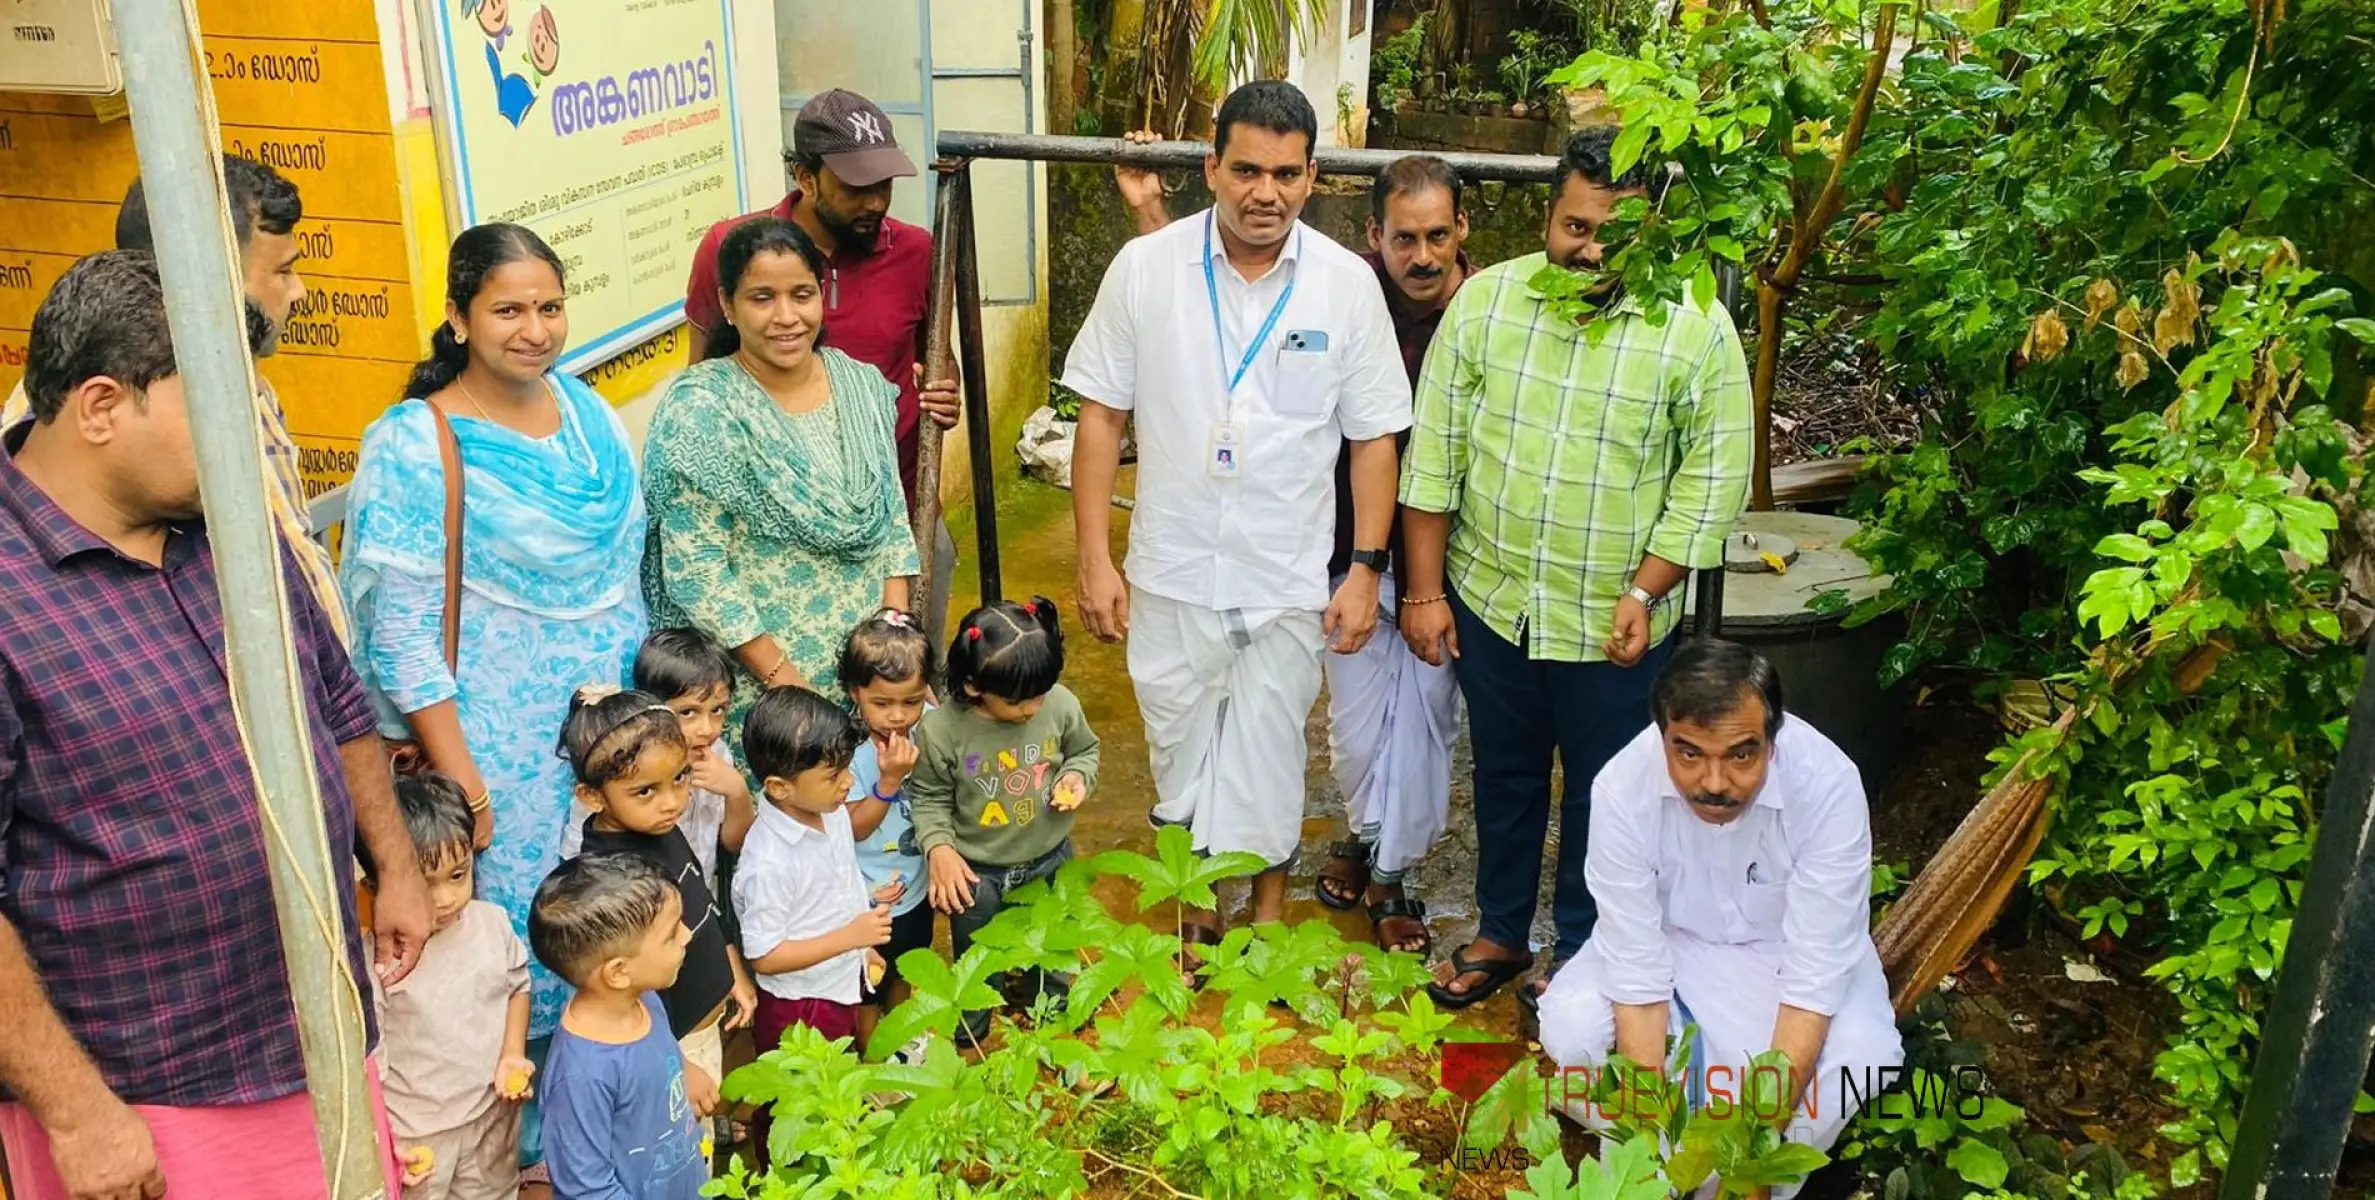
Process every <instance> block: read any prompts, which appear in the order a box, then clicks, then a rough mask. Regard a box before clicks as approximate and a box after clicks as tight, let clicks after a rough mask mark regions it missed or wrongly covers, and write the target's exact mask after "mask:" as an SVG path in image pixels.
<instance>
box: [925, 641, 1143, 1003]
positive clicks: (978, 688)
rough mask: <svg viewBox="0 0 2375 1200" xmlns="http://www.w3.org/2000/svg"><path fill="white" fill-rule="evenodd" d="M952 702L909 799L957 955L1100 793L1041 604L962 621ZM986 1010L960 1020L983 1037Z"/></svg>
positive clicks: (1052, 865)
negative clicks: (1074, 814)
mask: <svg viewBox="0 0 2375 1200" xmlns="http://www.w3.org/2000/svg"><path fill="white" fill-rule="evenodd" d="M947 662H948V687H947V689H946V691H945V692H943V695H944V696H945V697H946V698H947V699H948V701H949V703H947V704H943V705H941V706H940V707H939V708H936V709H933V710H932V711H931V712H929V713H927V714H925V715H924V719H923V721H922V723H921V724H919V725H917V726H916V728H915V747H916V764H915V769H914V770H913V771H912V772H911V773H910V774H909V775H908V777H907V800H908V807H909V809H910V812H911V814H912V819H913V821H914V827H915V838H916V846H917V848H918V849H919V850H921V851H922V852H923V855H924V860H925V869H926V871H927V872H928V874H929V876H930V885H931V893H930V894H931V900H932V907H934V908H937V909H939V910H940V911H941V912H944V913H947V914H948V935H949V942H950V944H951V947H952V949H953V950H954V951H955V953H956V955H957V957H959V958H962V957H964V954H965V950H966V948H967V947H969V946H971V945H972V944H973V936H974V935H975V934H977V933H979V932H981V928H982V926H984V925H987V924H989V923H990V919H991V918H993V917H995V916H997V915H998V910H999V909H1000V908H1001V907H1003V905H1004V902H1005V897H1006V895H1007V893H1009V892H1012V891H1013V890H1014V889H1016V888H1019V887H1021V886H1023V885H1024V884H1026V883H1030V882H1031V881H1033V880H1036V879H1046V878H1048V877H1049V876H1052V875H1054V874H1055V873H1056V871H1057V869H1058V868H1060V867H1062V866H1063V865H1064V864H1065V863H1067V862H1069V861H1071V859H1072V811H1073V810H1074V809H1076V808H1079V807H1080V805H1081V802H1083V801H1085V800H1087V799H1088V797H1089V793H1090V792H1092V791H1094V790H1095V789H1096V786H1097V734H1096V731H1094V730H1092V729H1090V728H1089V723H1088V718H1087V717H1086V716H1085V715H1083V714H1082V713H1081V711H1080V701H1079V700H1078V699H1077V698H1075V697H1074V696H1073V695H1072V692H1071V690H1070V689H1068V688H1066V687H1065V686H1064V685H1063V684H1062V683H1059V682H1057V680H1058V679H1059V678H1060V677H1061V676H1062V675H1063V673H1064V631H1063V629H1062V627H1061V625H1060V624H1059V622H1058V621H1057V619H1056V606H1055V603H1054V602H1053V601H1051V600H1048V599H1046V598H1045V597H1033V598H1032V600H1031V602H1030V603H1028V604H1016V603H1014V602H1012V601H1006V602H1003V603H999V604H991V605H985V606H983V607H981V608H977V609H974V610H973V611H972V612H969V613H967V614H965V619H964V620H963V621H961V622H959V623H958V625H957V630H956V636H955V637H954V638H952V639H951V640H950V642H949V646H948V659H947ZM987 1023H988V1022H987V1014H986V1013H968V1014H966V1022H965V1025H966V1031H967V1033H968V1034H970V1035H971V1036H972V1037H973V1039H974V1040H975V1041H976V1042H978V1041H979V1040H980V1038H981V1035H982V1034H983V1033H984V1032H986V1026H987Z"/></svg>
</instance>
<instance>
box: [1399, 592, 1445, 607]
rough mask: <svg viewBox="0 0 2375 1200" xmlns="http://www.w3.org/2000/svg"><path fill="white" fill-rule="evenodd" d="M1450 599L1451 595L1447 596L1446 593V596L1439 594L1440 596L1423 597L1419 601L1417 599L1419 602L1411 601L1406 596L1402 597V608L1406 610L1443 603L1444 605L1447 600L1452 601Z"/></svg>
mask: <svg viewBox="0 0 2375 1200" xmlns="http://www.w3.org/2000/svg"><path fill="white" fill-rule="evenodd" d="M1450 598H1451V597H1450V595H1449V594H1447V593H1446V594H1438V595H1433V596H1425V597H1421V598H1419V599H1417V600H1413V599H1411V598H1410V597H1408V596H1404V597H1402V607H1404V608H1419V607H1423V606H1425V605H1429V604H1441V603H1443V602H1444V601H1445V600H1448V599H1450Z"/></svg>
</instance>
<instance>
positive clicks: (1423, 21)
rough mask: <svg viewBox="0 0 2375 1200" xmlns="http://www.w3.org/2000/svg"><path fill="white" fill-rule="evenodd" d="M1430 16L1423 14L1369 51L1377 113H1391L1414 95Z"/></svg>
mask: <svg viewBox="0 0 2375 1200" xmlns="http://www.w3.org/2000/svg"><path fill="white" fill-rule="evenodd" d="M1434 15H1435V14H1434V13H1432V12H1423V13H1420V14H1419V15H1418V19H1417V20H1415V21H1412V22H1411V23H1410V25H1409V27H1408V28H1405V29H1403V30H1402V31H1401V32H1400V33H1397V34H1395V35H1393V36H1392V37H1389V38H1386V39H1385V40H1384V41H1381V42H1379V43H1378V44H1377V45H1376V46H1375V47H1374V48H1373V49H1371V50H1370V52H1369V78H1370V79H1371V80H1372V81H1374V82H1373V84H1372V87H1373V88H1374V89H1375V94H1376V97H1377V101H1376V103H1377V108H1378V110H1379V111H1381V112H1393V111H1394V110H1396V109H1398V108H1400V107H1402V106H1403V105H1404V104H1406V103H1408V102H1409V101H1410V100H1411V99H1413V98H1415V97H1416V96H1417V95H1418V81H1419V76H1420V75H1421V74H1422V73H1423V72H1424V70H1425V67H1424V64H1425V62H1426V52H1427V23H1428V22H1429V21H1431V20H1433V19H1434Z"/></svg>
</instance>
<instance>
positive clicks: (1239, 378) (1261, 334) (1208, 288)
mask: <svg viewBox="0 0 2375 1200" xmlns="http://www.w3.org/2000/svg"><path fill="white" fill-rule="evenodd" d="M1213 220H1214V218H1213V215H1212V213H1211V212H1209V211H1207V212H1206V213H1205V214H1204V298H1205V299H1206V300H1208V301H1210V302H1211V304H1212V348H1213V350H1214V351H1216V352H1217V353H1219V355H1220V367H1221V375H1222V376H1223V377H1224V378H1226V379H1227V380H1228V381H1229V390H1228V395H1229V396H1230V398H1231V399H1232V400H1233V399H1234V398H1235V397H1236V394H1237V385H1238V384H1239V383H1242V382H1244V380H1245V372H1246V370H1247V369H1248V368H1250V367H1252V366H1253V360H1254V358H1255V356H1257V355H1259V354H1260V353H1261V352H1262V343H1263V342H1266V341H1269V340H1270V331H1271V330H1273V329H1276V328H1278V318H1279V317H1281V316H1284V315H1285V314H1286V302H1287V301H1288V300H1290V299H1292V298H1293V297H1294V295H1295V278H1294V276H1292V275H1289V276H1287V281H1286V290H1285V291H1282V292H1280V293H1278V299H1277V301H1275V302H1274V303H1272V304H1271V305H1270V315H1269V316H1267V317H1264V318H1263V319H1262V327H1261V328H1260V329H1257V330H1255V331H1254V335H1253V340H1252V341H1251V342H1248V343H1247V344H1246V347H1245V357H1243V358H1241V359H1238V360H1237V370H1236V371H1235V372H1234V373H1231V372H1230V370H1229V345H1228V342H1229V339H1228V335H1226V334H1224V333H1222V332H1221V324H1220V284H1219V282H1218V281H1217V280H1215V279H1214V277H1213V274H1212V223H1213ZM1295 236H1297V237H1301V236H1302V235H1301V234H1300V233H1297V234H1296V235H1295Z"/></svg>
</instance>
